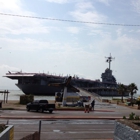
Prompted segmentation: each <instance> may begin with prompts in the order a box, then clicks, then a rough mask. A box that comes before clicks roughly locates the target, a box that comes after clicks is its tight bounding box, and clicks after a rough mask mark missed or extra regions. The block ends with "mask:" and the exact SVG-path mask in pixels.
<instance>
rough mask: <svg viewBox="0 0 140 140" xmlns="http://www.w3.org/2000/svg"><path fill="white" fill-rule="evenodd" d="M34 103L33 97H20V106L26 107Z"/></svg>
mask: <svg viewBox="0 0 140 140" xmlns="http://www.w3.org/2000/svg"><path fill="white" fill-rule="evenodd" d="M32 101H34V96H33V95H21V96H20V104H23V105H26V104H27V103H29V102H32Z"/></svg>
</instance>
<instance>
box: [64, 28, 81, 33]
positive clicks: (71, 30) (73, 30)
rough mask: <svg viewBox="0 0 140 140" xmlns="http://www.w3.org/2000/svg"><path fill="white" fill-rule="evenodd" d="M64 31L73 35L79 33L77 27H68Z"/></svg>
mask: <svg viewBox="0 0 140 140" xmlns="http://www.w3.org/2000/svg"><path fill="white" fill-rule="evenodd" d="M66 29H67V31H68V32H70V33H73V34H77V33H79V28H78V27H68V28H66Z"/></svg>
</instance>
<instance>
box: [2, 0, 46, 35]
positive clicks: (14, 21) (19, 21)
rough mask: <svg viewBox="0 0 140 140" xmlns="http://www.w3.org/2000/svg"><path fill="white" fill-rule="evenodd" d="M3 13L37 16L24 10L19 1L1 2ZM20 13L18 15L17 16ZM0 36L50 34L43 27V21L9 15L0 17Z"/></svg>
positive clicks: (6, 0) (7, 0)
mask: <svg viewBox="0 0 140 140" xmlns="http://www.w3.org/2000/svg"><path fill="white" fill-rule="evenodd" d="M0 9H1V13H2V12H3V13H6V14H11V15H12V14H13V15H24V16H36V15H35V13H33V12H29V11H26V10H24V9H22V3H21V2H20V1H19V0H12V1H9V0H5V1H3V0H0ZM17 13H18V14H17ZM0 21H1V22H0V30H1V32H0V35H1V36H2V35H5V34H16V35H17V34H37V33H48V32H49V29H48V28H47V27H45V26H44V25H43V21H41V20H38V19H34V18H24V17H16V16H8V15H0Z"/></svg>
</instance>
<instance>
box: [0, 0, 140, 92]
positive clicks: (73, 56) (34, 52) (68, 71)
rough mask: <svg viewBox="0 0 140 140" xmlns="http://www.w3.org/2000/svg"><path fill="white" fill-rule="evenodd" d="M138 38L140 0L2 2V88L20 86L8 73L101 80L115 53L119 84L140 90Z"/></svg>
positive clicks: (0, 82) (115, 70) (12, 0)
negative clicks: (109, 58)
mask: <svg viewBox="0 0 140 140" xmlns="http://www.w3.org/2000/svg"><path fill="white" fill-rule="evenodd" d="M4 14H5V15H4ZM6 14H11V15H21V16H22V17H19V16H10V15H6ZM23 16H28V17H23ZM29 17H32V18H29ZM52 19H55V20H52ZM64 20H67V21H64ZM70 21H71V22H70ZM72 21H80V22H72ZM95 23H96V24H95ZM100 23H104V24H100ZM108 23H109V24H108ZM124 25H130V26H124ZM135 25H139V26H135ZM139 37H140V1H138V0H127V1H126V0H117V1H116V0H10V1H9V0H0V89H4V90H11V89H18V88H17V87H16V85H15V83H17V81H16V80H15V81H14V80H11V79H8V78H6V77H3V76H4V75H5V74H6V73H7V72H8V71H11V72H16V71H22V72H29V73H33V72H35V73H49V74H55V75H71V76H73V75H77V76H79V77H80V78H86V79H92V80H95V79H100V80H101V74H102V73H103V72H104V71H105V69H106V68H108V66H109V64H108V63H106V57H108V56H110V54H111V56H112V57H113V58H114V59H113V60H112V63H111V69H112V72H113V75H114V76H115V77H116V80H117V83H123V84H125V85H128V84H130V83H135V84H136V85H137V86H138V89H140V77H139V73H140V55H139V53H140V39H139ZM138 93H139V91H138Z"/></svg>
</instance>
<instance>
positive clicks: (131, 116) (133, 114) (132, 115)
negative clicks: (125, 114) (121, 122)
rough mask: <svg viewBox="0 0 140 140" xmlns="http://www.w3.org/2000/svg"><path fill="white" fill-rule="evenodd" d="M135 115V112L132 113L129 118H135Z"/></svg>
mask: <svg viewBox="0 0 140 140" xmlns="http://www.w3.org/2000/svg"><path fill="white" fill-rule="evenodd" d="M134 116H135V113H133V112H132V113H131V114H129V120H134Z"/></svg>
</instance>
